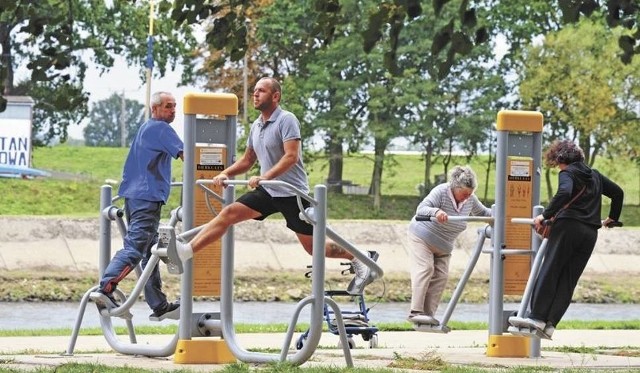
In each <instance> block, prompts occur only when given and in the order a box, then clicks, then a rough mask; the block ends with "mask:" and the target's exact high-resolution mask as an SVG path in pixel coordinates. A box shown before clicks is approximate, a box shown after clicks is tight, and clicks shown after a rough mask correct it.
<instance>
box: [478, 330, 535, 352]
mask: <svg viewBox="0 0 640 373" xmlns="http://www.w3.org/2000/svg"><path fill="white" fill-rule="evenodd" d="M530 340H531V338H529V337H521V336H517V335H490V336H489V344H488V346H487V356H489V357H529V354H530V351H529V348H530Z"/></svg>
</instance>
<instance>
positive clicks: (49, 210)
mask: <svg viewBox="0 0 640 373" xmlns="http://www.w3.org/2000/svg"><path fill="white" fill-rule="evenodd" d="M127 151H128V149H125V148H93V147H72V146H66V145H60V146H55V147H46V148H36V149H34V151H33V166H34V167H36V168H40V169H45V170H49V171H52V172H54V173H55V174H56V175H57V176H59V177H62V178H43V179H37V180H29V181H25V180H19V179H3V180H2V183H0V206H2V207H1V210H0V214H2V215H64V216H94V215H95V213H96V211H98V209H99V198H100V187H101V186H102V185H104V184H105V180H107V179H112V180H120V177H121V174H122V165H123V164H124V160H125V158H126V156H127ZM486 162H487V157H486V156H479V157H475V158H473V159H472V160H471V162H470V163H469V164H470V166H471V167H472V168H473V169H474V170H475V171H476V173H477V174H478V179H479V187H478V190H477V192H476V194H477V195H478V197H479V198H481V199H482V200H483V201H484V202H485V203H486V204H488V205H490V204H491V203H492V201H493V200H494V189H495V174H494V169H495V167H491V171H490V173H489V175H488V176H487V175H486V169H487V164H486ZM466 163H467V161H466V158H464V157H454V158H453V159H452V161H451V164H450V166H449V169H451V168H452V167H453V166H454V165H456V164H466ZM173 165H174V166H173V178H174V180H176V181H181V180H182V162H181V161H174V163H173ZM595 167H596V168H598V169H600V170H601V171H603V173H605V174H606V175H607V176H608V177H609V178H611V179H612V180H614V181H616V182H618V183H619V184H620V185H621V186H622V187H623V189H624V190H625V208H624V209H623V214H622V218H621V220H622V221H624V222H625V224H626V225H627V226H638V225H640V207H639V205H640V168H638V167H637V166H636V165H634V164H632V163H631V162H625V161H621V160H617V161H616V162H612V161H609V160H606V159H603V158H600V159H599V161H598V162H597V164H596V166H595ZM307 170H308V172H309V181H310V184H311V186H312V187H313V186H314V185H316V184H320V183H324V180H325V179H326V175H327V173H328V161H327V159H326V157H323V156H321V155H317V156H316V158H315V159H314V160H313V161H311V162H309V164H308V165H307ZM372 172H373V159H372V156H371V155H367V154H355V155H351V156H347V157H346V158H345V161H344V172H343V179H345V180H350V181H351V182H353V183H354V184H359V185H362V186H368V185H369V181H370V179H371V175H372ZM443 172H444V166H443V165H442V163H440V161H437V162H436V163H435V164H434V169H433V170H432V178H433V177H435V175H437V174H442V173H443ZM423 174H424V160H423V159H422V157H421V156H420V155H388V156H387V157H386V159H385V169H384V173H383V180H382V195H383V198H382V206H381V208H380V209H379V210H377V211H376V210H374V209H372V208H371V207H372V205H373V199H372V197H370V196H366V195H341V194H333V193H332V194H331V195H330V196H329V200H328V204H329V218H331V219H389V220H408V219H410V218H411V216H412V215H413V214H414V212H415V207H416V206H417V204H418V203H419V202H420V197H419V195H418V191H417V185H418V184H420V183H422V182H423V177H424V176H423ZM556 178H557V173H555V172H554V173H552V180H551V185H552V186H553V187H554V188H555V186H556V183H557V181H556ZM542 184H543V185H542V190H543V192H542V198H541V199H542V200H543V201H546V200H548V196H547V193H546V186H545V185H546V182H545V181H544V180H543V181H542ZM244 190H246V189H243V188H242V187H240V188H238V190H237V193H238V194H240V193H243V192H244ZM113 191H114V195H115V194H116V193H117V186H116V187H114V190H113ZM179 201H180V190H179V189H178V188H174V190H173V192H172V194H171V197H170V200H169V203H168V206H169V207H170V208H165V211H164V213H165V214H166V215H167V216H168V214H169V212H170V210H171V208H174V207H176V206H178V205H179ZM543 203H544V202H543ZM605 203H606V199H605ZM606 209H607V207H606V206H605V207H604V211H606ZM603 213H604V212H603Z"/></svg>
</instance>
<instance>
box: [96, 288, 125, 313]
mask: <svg viewBox="0 0 640 373" xmlns="http://www.w3.org/2000/svg"><path fill="white" fill-rule="evenodd" d="M89 297H90V298H91V300H93V301H94V302H95V303H96V305H97V306H98V308H106V309H112V308H118V307H120V304H119V303H118V301H116V298H115V297H114V296H113V293H105V292H104V291H103V290H98V291H94V292H92V293H91V294H90V295H89Z"/></svg>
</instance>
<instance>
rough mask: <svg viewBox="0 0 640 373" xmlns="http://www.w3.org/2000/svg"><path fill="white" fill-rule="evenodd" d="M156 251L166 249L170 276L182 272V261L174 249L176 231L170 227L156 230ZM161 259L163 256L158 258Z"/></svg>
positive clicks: (175, 248)
mask: <svg viewBox="0 0 640 373" xmlns="http://www.w3.org/2000/svg"><path fill="white" fill-rule="evenodd" d="M158 249H159V250H160V249H166V253H167V254H166V259H168V260H166V261H165V263H167V271H168V272H169V273H171V274H172V275H179V274H181V273H182V272H184V268H183V266H182V260H180V257H179V256H178V249H177V247H176V230H175V228H174V227H172V226H167V225H165V226H162V227H160V228H158ZM160 258H163V256H160Z"/></svg>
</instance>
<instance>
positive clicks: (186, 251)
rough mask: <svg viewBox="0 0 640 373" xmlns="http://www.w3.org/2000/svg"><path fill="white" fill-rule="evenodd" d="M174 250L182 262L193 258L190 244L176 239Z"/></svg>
mask: <svg viewBox="0 0 640 373" xmlns="http://www.w3.org/2000/svg"><path fill="white" fill-rule="evenodd" d="M176 251H177V252H178V257H179V258H180V261H181V262H182V263H184V262H186V261H187V260H189V259H191V258H193V249H192V248H191V244H189V243H184V242H181V241H180V240H176Z"/></svg>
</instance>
